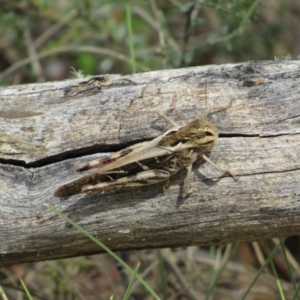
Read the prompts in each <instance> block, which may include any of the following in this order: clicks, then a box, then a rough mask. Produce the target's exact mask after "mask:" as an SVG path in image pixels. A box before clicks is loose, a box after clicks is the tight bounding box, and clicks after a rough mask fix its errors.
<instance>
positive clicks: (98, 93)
mask: <svg viewBox="0 0 300 300" xmlns="http://www.w3.org/2000/svg"><path fill="white" fill-rule="evenodd" d="M299 74H300V62H299V61H284V62H259V63H244V64H235V65H221V66H205V67H195V68H188V69H178V70H165V71H156V72H148V73H142V74H134V75H127V76H119V75H110V76H94V77H89V78H83V79H76V80H67V81H61V82H47V83H44V84H30V85H21V86H11V87H6V88H1V90H0V96H1V104H0V128H1V131H0V163H1V164H0V184H1V189H0V215H1V218H0V225H1V226H0V254H1V255H0V265H2V266H3V265H9V264H13V263H20V262H28V261H39V260H45V259H56V258H63V257H70V256H76V255H83V254H92V253H98V252H101V249H99V248H98V247H97V246H96V245H94V244H93V243H92V242H91V241H89V240H88V239H87V238H86V237H85V236H82V234H81V233H79V232H78V231H77V230H75V229H73V228H71V227H70V226H69V225H68V224H66V223H65V222H64V221H63V220H61V219H59V218H58V217H57V216H55V215H53V213H52V212H50V211H49V210H47V208H46V207H45V206H44V205H43V204H44V203H45V202H46V203H49V204H51V205H53V206H54V207H56V208H57V209H58V210H60V211H61V212H63V213H64V214H66V215H67V216H68V217H70V218H71V219H72V220H73V221H75V222H77V223H78V224H79V225H81V226H82V227H84V228H85V229H86V230H88V231H89V232H90V233H92V234H93V235H94V236H95V237H97V238H98V239H100V240H101V241H102V242H104V244H106V245H107V246H108V247H110V248H111V249H112V250H122V249H142V248H151V247H171V246H172V247H173V246H188V245H212V244H226V243H232V242H240V241H254V240H258V239H265V238H272V237H279V236H288V235H295V234H298V232H299V230H300V206H299V200H300V184H299V182H300V156H299V153H300V124H299V123H300V105H299V103H300V100H299V90H300V84H299ZM205 82H206V83H207V91H208V104H209V106H212V107H215V106H221V105H223V106H224V105H226V104H227V103H228V102H229V101H230V100H231V99H233V103H232V106H231V108H229V109H228V110H227V111H215V112H212V113H211V114H210V117H209V119H210V121H212V122H213V123H214V124H215V125H216V126H217V127H218V129H219V132H220V139H219V141H218V143H217V145H216V146H215V147H214V148H213V150H212V151H211V153H210V159H211V160H212V161H213V162H214V163H216V164H218V165H219V166H221V167H222V168H227V169H230V170H231V171H232V172H234V173H235V174H236V175H238V176H239V181H238V182H234V181H233V180H232V178H229V177H222V176H221V174H219V172H217V171H216V170H214V169H213V168H212V167H211V166H210V165H209V164H207V163H205V164H201V165H200V163H199V164H198V165H196V166H195V168H194V173H193V176H192V182H191V187H192V188H193V190H194V193H193V194H191V195H189V196H188V197H184V196H183V194H182V184H183V178H184V176H185V172H184V171H183V172H180V173H179V174H178V175H175V176H173V177H172V178H171V183H170V188H169V189H168V190H166V191H165V192H163V190H162V186H161V185H153V186H149V187H145V188H140V189H136V190H131V191H126V190H125V191H120V192H117V193H114V194H108V195H99V194H95V195H83V194H81V195H76V196H72V197H69V198H55V197H54V196H53V192H54V191H55V189H57V188H58V187H59V186H60V185H62V184H65V183H67V182H70V181H72V180H74V179H75V178H79V177H80V176H82V174H75V173H76V172H75V171H74V168H73V165H74V164H75V163H78V162H82V161H88V160H91V159H95V158H96V157H100V156H103V155H105V154H107V153H108V152H114V151H116V150H119V149H122V148H123V147H125V146H128V145H130V144H134V143H136V142H139V141H144V140H150V139H152V138H154V137H156V136H157V135H159V134H161V133H162V132H164V131H166V130H167V129H169V128H170V124H168V123H167V122H166V121H165V120H163V119H162V118H160V117H159V115H158V114H157V113H156V112H155V111H154V109H156V110H160V111H166V113H167V115H168V117H169V118H171V119H173V120H175V121H176V122H177V123H178V124H180V125H185V124H187V122H189V121H191V120H193V119H194V118H196V117H199V116H201V115H202V113H203V111H204V109H205V101H204V85H205ZM174 102H176V106H175V108H173V109H171V108H172V105H173V103H174Z"/></svg>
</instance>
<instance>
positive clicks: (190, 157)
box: [54, 85, 237, 197]
mask: <svg viewBox="0 0 300 300" xmlns="http://www.w3.org/2000/svg"><path fill="white" fill-rule="evenodd" d="M205 101H207V100H206V85H205ZM231 104H232V100H231V102H230V103H229V104H228V105H227V106H226V107H218V108H217V109H219V110H220V109H228V108H229V107H230V106H231ZM210 111H211V110H207V109H206V111H205V113H204V115H203V117H202V118H199V119H195V120H193V121H192V122H190V123H189V124H188V125H186V126H182V127H180V126H178V125H177V124H176V123H174V122H173V121H172V120H170V119H169V118H168V117H167V116H165V115H164V114H163V113H161V112H158V113H159V114H160V115H161V116H162V117H164V118H165V119H166V120H168V121H169V122H170V123H172V124H173V125H174V128H172V129H170V130H167V131H166V132H165V133H163V134H161V135H159V136H158V137H156V138H154V139H153V140H151V141H148V142H142V143H138V144H135V145H132V146H130V147H127V148H125V149H123V150H121V151H118V152H116V153H114V154H112V155H110V156H107V157H104V158H100V159H97V160H93V161H90V162H87V163H83V164H81V165H79V166H77V167H75V169H76V171H78V172H82V171H86V170H90V169H93V168H99V170H98V171H97V172H95V173H92V174H89V175H86V176H84V177H82V178H80V179H78V180H75V181H72V182H70V183H67V184H65V185H63V186H61V187H59V188H58V189H57V190H56V191H55V193H54V196H56V197H66V196H71V195H74V194H79V193H86V194H90V193H111V192H115V191H117V190H119V189H122V188H130V187H131V188H132V187H139V186H145V185H152V184H156V183H159V182H165V185H164V188H166V186H167V185H168V182H169V178H170V177H171V176H172V175H174V174H176V173H178V172H179V171H180V170H181V169H183V168H185V169H187V175H186V178H185V180H184V186H183V191H184V193H186V194H188V193H190V192H191V191H190V188H189V185H190V176H191V171H192V166H193V163H194V162H195V161H196V160H197V159H198V157H201V158H203V159H204V160H205V161H207V162H208V163H209V164H211V165H212V166H213V167H214V168H216V169H217V170H218V171H221V172H224V173H228V174H229V175H230V176H232V177H233V178H234V179H235V180H236V179H237V178H236V176H235V175H234V174H233V173H231V172H230V171H229V170H222V169H221V168H219V167H218V166H216V165H215V164H214V163H213V162H212V161H211V160H209V158H208V157H207V156H205V155H204V152H205V151H208V150H210V149H211V148H212V146H213V145H214V144H215V142H216V141H217V139H218V130H217V128H216V126H215V125H213V124H212V123H211V122H209V121H208V120H207V116H208V114H209V112H210Z"/></svg>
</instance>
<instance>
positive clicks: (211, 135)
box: [188, 119, 219, 150]
mask: <svg viewBox="0 0 300 300" xmlns="http://www.w3.org/2000/svg"><path fill="white" fill-rule="evenodd" d="M188 127H189V133H190V139H191V142H192V143H193V144H194V145H195V147H199V148H203V149H205V150H208V149H210V148H211V147H212V146H213V145H214V144H215V143H216V141H217V140H218V137H219V134H218V130H217V127H216V126H215V125H213V124H212V123H210V122H209V121H207V120H205V119H196V120H194V121H192V122H191V123H190V124H189V125H188Z"/></svg>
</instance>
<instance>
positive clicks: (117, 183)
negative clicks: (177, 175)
mask: <svg viewBox="0 0 300 300" xmlns="http://www.w3.org/2000/svg"><path fill="white" fill-rule="evenodd" d="M169 177H170V173H169V172H167V171H164V170H147V171H142V172H139V173H137V174H135V175H131V176H125V177H122V178H119V179H117V180H114V181H108V182H100V183H97V184H95V185H91V184H86V185H83V186H82V187H81V192H82V193H86V194H92V193H102V194H106V193H113V192H116V191H118V190H120V189H126V188H136V187H141V186H146V185H152V184H156V183H159V182H163V181H167V180H168V179H169Z"/></svg>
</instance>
